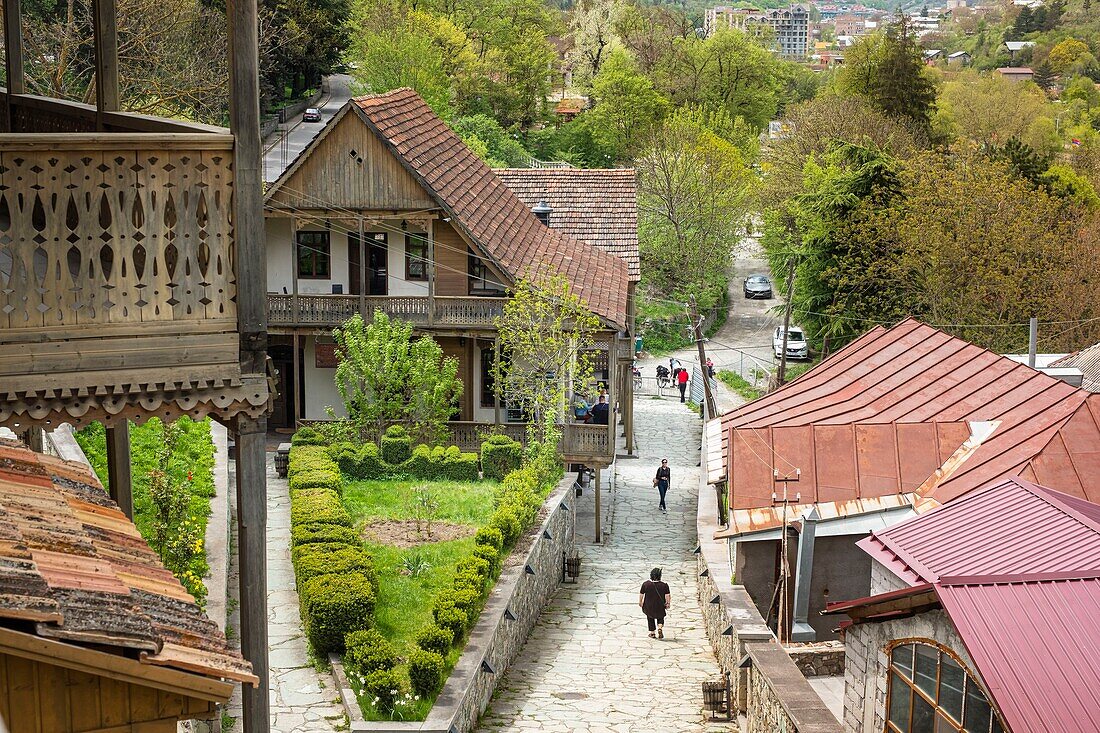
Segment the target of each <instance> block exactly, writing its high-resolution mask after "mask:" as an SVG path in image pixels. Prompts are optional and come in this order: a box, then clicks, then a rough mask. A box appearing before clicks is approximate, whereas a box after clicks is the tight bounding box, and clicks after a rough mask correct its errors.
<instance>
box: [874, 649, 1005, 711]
mask: <svg viewBox="0 0 1100 733" xmlns="http://www.w3.org/2000/svg"><path fill="white" fill-rule="evenodd" d="M886 710H887V715H886V733H960V732H964V733H1004V728H1003V727H1001V723H1000V721H999V720H997V713H996V711H995V710H994V709H993V706H992V705H990V703H989V699H988V698H987V697H986V696H985V692H983V691H982V688H981V685H979V684H978V681H977V680H976V679H974V678H973V677H971V676H970V674H968V673H967V671H966V669H964V668H963V666H962V665H961V664H960V663H959V661H958V660H957V659H955V657H954V655H952V654H951V653H949V652H947V651H945V650H944V649H942V648H941V647H939V646H938V645H933V644H931V643H922V642H919V641H915V642H908V641H907V642H904V643H902V644H898V645H897V646H895V647H893V649H891V650H890V671H889V676H888V679H887V694H886Z"/></svg>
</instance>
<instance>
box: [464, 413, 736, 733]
mask: <svg viewBox="0 0 1100 733" xmlns="http://www.w3.org/2000/svg"><path fill="white" fill-rule="evenodd" d="M635 415H636V418H635V419H636V424H637V425H638V426H639V427H638V431H637V438H638V447H639V455H640V458H639V459H636V460H629V459H620V460H619V461H618V469H617V472H618V478H617V488H616V491H615V492H614V493H613V496H614V497H615V498H614V501H615V502H616V505H615V511H614V516H615V519H614V526H613V528H612V533H611V538H610V541H609V543H608V545H607V546H605V547H599V546H595V545H591V544H581V545H580V546H579V550H580V553H581V557H582V558H583V559H582V562H581V577H580V581H579V582H578V583H577V584H576V585H571V584H565V585H563V586H562V587H561V588H560V589H559V590H558V592H557V593H556V595H555V596H554V598H553V600H552V602H551V603H550V605H549V606H548V607H547V608H546V610H545V611H544V612H543V616H542V618H541V619H540V620H539V622H538V624H537V625H536V627H535V629H534V631H533V632H532V634H531V637H530V639H529V640H528V642H527V645H526V646H525V647H524V649H523V650H522V651H521V652H520V654H519V656H518V657H517V659H516V661H515V662H514V663H513V665H512V666H511V668H510V669H509V671H508V672H507V674H506V675H505V678H504V680H503V681H502V684H501V687H500V688H499V689H498V691H497V695H496V698H495V699H494V701H493V703H492V705H491V707H490V709H489V710H488V711H486V713H485V716H484V717H483V719H482V724H481V727H480V729H479V730H480V731H482V732H483V733H489V732H492V733H496V732H497V731H530V730H539V731H543V732H544V733H555V732H557V731H561V732H562V733H564V732H566V731H576V732H579V733H584V732H586V731H591V732H592V733H596V732H597V731H599V732H602V731H615V732H616V733H629V732H631V731H646V732H647V733H648V732H649V731H675V732H677V733H680V732H689V731H690V732H694V731H729V730H732V729H733V727H734V726H732V725H731V724H728V723H723V724H708V723H705V722H704V716H703V713H702V693H701V683H702V681H703V680H705V679H708V678H711V677H715V676H716V675H717V673H718V666H717V662H716V661H715V660H714V656H713V654H712V653H711V650H710V645H709V643H708V641H707V637H706V632H705V630H704V628H703V619H702V614H701V613H700V610H699V606H698V603H697V601H696V596H695V593H696V588H695V557H694V555H693V554H692V551H693V550H694V548H695V544H696V542H695V497H696V493H697V487H698V477H699V473H698V471H699V469H698V468H697V467H696V465H695V464H696V463H698V461H699V447H698V446H699V437H700V429H701V425H700V421H699V419H698V417H696V416H695V415H694V414H693V413H692V412H690V411H689V410H688V409H687V408H686V407H684V406H682V405H680V403H679V401H678V400H675V401H674V400H672V399H666V400H653V399H649V398H642V399H639V400H638V401H637V402H636V403H635ZM661 457H667V458H668V459H669V464H670V467H671V469H672V488H671V489H670V491H669V494H668V514H662V513H660V512H659V511H657V490H656V489H654V488H653V486H652V478H653V474H654V473H655V471H656V469H657V466H658V464H659V462H660V459H661ZM654 566H660V567H661V568H663V570H664V574H663V578H662V579H663V580H664V581H666V582H667V583H668V584H669V585H670V586H671V588H672V610H671V611H670V615H669V617H668V622H667V625H666V627H665V639H664V640H656V639H650V638H649V637H648V636H646V633H647V632H646V624H645V617H644V616H643V615H642V613H641V610H640V609H639V608H638V589H639V588H640V586H641V584H642V581H643V580H645V579H647V578H648V577H649V570H650V569H651V568H652V567H654Z"/></svg>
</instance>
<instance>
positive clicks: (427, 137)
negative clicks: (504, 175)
mask: <svg viewBox="0 0 1100 733" xmlns="http://www.w3.org/2000/svg"><path fill="white" fill-rule="evenodd" d="M350 104H353V105H355V107H356V108H357V109H358V110H359V111H361V112H362V117H363V119H364V120H365V121H366V122H367V124H368V126H370V127H371V128H372V129H373V130H374V131H375V133H376V134H377V135H378V136H379V138H380V139H381V140H382V142H383V144H385V145H387V147H389V148H390V149H391V150H392V151H393V152H394V153H395V154H396V156H397V158H398V159H399V160H400V161H401V162H402V163H403V164H404V165H405V167H406V168H407V169H408V170H409V172H410V173H411V174H412V175H413V176H414V177H415V178H416V179H417V180H419V181H420V182H421V184H422V185H423V186H424V187H425V188H426V189H427V190H428V191H429V193H432V194H433V195H434V196H435V197H436V198H437V200H439V202H440V204H441V205H442V206H443V208H444V209H445V210H446V211H447V212H448V213H449V214H450V215H451V217H452V220H453V222H454V223H455V224H457V225H458V226H459V227H460V228H462V229H463V230H464V231H465V233H466V234H467V235H468V236H469V237H470V239H472V240H473V241H475V242H477V243H478V244H480V245H481V246H482V247H483V248H484V249H485V251H486V253H487V254H488V255H489V256H490V257H492V258H493V259H494V260H496V261H497V262H498V263H499V264H500V266H501V267H502V268H503V269H504V270H505V271H506V272H507V273H508V274H509V275H511V276H512V277H516V278H519V277H523V276H524V275H527V274H535V270H536V268H537V266H538V265H539V264H540V263H543V262H551V263H559V265H558V267H557V269H558V270H559V272H560V274H563V275H566V276H567V277H569V279H570V283H571V285H572V287H573V290H574V291H575V292H576V293H577V294H578V295H579V296H580V297H582V298H584V300H586V301H587V302H588V307H589V308H591V309H592V311H593V312H594V313H596V314H597V315H599V316H601V317H603V318H604V319H605V320H606V321H608V322H610V323H612V324H614V325H616V326H618V327H620V328H622V327H624V326H625V325H626V322H627V316H626V300H627V280H628V277H629V273H628V266H627V263H626V262H624V261H623V260H622V259H620V258H618V257H615V256H613V255H609V254H607V253H606V252H604V251H603V250H601V249H599V248H598V247H594V246H590V245H589V244H586V243H584V242H581V241H577V240H576V239H573V238H572V237H569V236H566V235H565V234H562V233H561V232H558V231H555V230H554V229H552V228H548V227H545V226H543V225H542V224H541V223H540V222H539V221H538V219H536V218H535V215H534V214H532V213H531V210H530V208H529V207H528V206H527V205H525V204H524V202H523V201H521V200H520V199H519V198H518V197H517V196H516V195H515V194H514V193H513V192H512V191H511V190H509V188H508V187H507V186H506V185H505V184H504V183H503V182H502V181H501V179H500V178H498V177H497V176H496V175H495V174H494V173H493V171H492V169H491V168H489V166H487V165H486V164H485V163H484V162H483V161H482V160H481V159H480V158H478V157H477V156H476V155H475V154H474V153H473V152H472V151H471V150H470V149H469V148H467V147H466V145H465V144H464V143H463V142H462V140H461V139H460V138H459V137H458V135H456V134H455V133H454V132H453V131H452V130H451V129H450V128H449V127H447V125H446V123H444V122H443V120H442V119H440V118H439V117H438V116H437V115H436V114H435V113H434V112H432V110H431V108H430V107H428V105H427V103H425V102H424V100H423V99H421V98H420V96H419V95H417V93H416V92H414V91H413V90H411V89H396V90H394V91H392V92H387V93H385V94H376V95H369V96H365V97H358V98H356V99H353V100H352V101H351V102H350ZM567 255H568V256H569V257H571V258H572V259H573V261H574V262H575V266H574V267H573V269H572V270H571V271H570V272H566V271H564V270H562V268H561V267H560V263H561V262H563V261H565V259H566V256H567Z"/></svg>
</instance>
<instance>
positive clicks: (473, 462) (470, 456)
mask: <svg viewBox="0 0 1100 733" xmlns="http://www.w3.org/2000/svg"><path fill="white" fill-rule="evenodd" d="M452 449H453V452H452ZM440 473H441V474H442V476H441V477H442V478H445V479H449V480H451V481H477V480H478V479H479V478H480V476H479V475H478V468H477V453H462V452H461V451H460V450H459V449H458V446H454V445H452V446H451V447H450V448H448V449H447V452H446V454H445V455H444V458H443V465H442V467H441V468H440Z"/></svg>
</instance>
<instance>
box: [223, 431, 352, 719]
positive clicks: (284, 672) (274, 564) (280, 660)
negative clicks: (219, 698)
mask: <svg viewBox="0 0 1100 733" xmlns="http://www.w3.org/2000/svg"><path fill="white" fill-rule="evenodd" d="M274 456H275V454H274V453H273V452H268V454H267V614H268V617H267V618H268V620H267V635H268V644H269V648H270V651H269V652H268V664H270V674H271V680H270V688H271V733H299V732H301V733H331V732H332V731H336V730H340V729H344V730H346V728H342V726H343V725H344V724H345V720H346V716H345V715H344V708H343V706H342V705H341V704H340V703H339V693H338V692H337V691H336V689H335V688H334V686H333V682H332V678H331V676H330V675H328V674H325V675H323V676H322V675H320V674H318V673H317V670H316V669H314V667H313V664H312V663H311V661H310V658H309V644H308V642H307V641H306V638H305V636H304V634H303V633H302V620H301V616H300V614H299V610H298V593H297V591H296V590H295V586H294V568H293V566H292V565H291V564H290V489H289V487H288V484H287V480H286V479H283V478H279V476H278V475H277V474H276V473H275V461H274ZM230 485H233V483H232V480H231V482H230ZM231 496H232V492H231ZM233 524H234V526H235V525H236V522H234V523H233ZM233 571H234V572H233V574H232V576H231V577H230V580H229V587H230V588H231V589H233V590H234V591H235V590H236V588H237V576H236V572H235V571H236V568H235V567H234V568H233ZM234 595H235V593H234ZM234 617H236V614H234ZM231 623H234V624H235V623H238V622H237V621H235V620H231ZM240 704H241V703H240V693H239V692H238V693H236V694H235V695H234V698H233V700H231V701H230V705H229V709H228V713H229V715H231V716H232V717H234V718H237V719H239V718H240V717H241V709H240Z"/></svg>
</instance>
